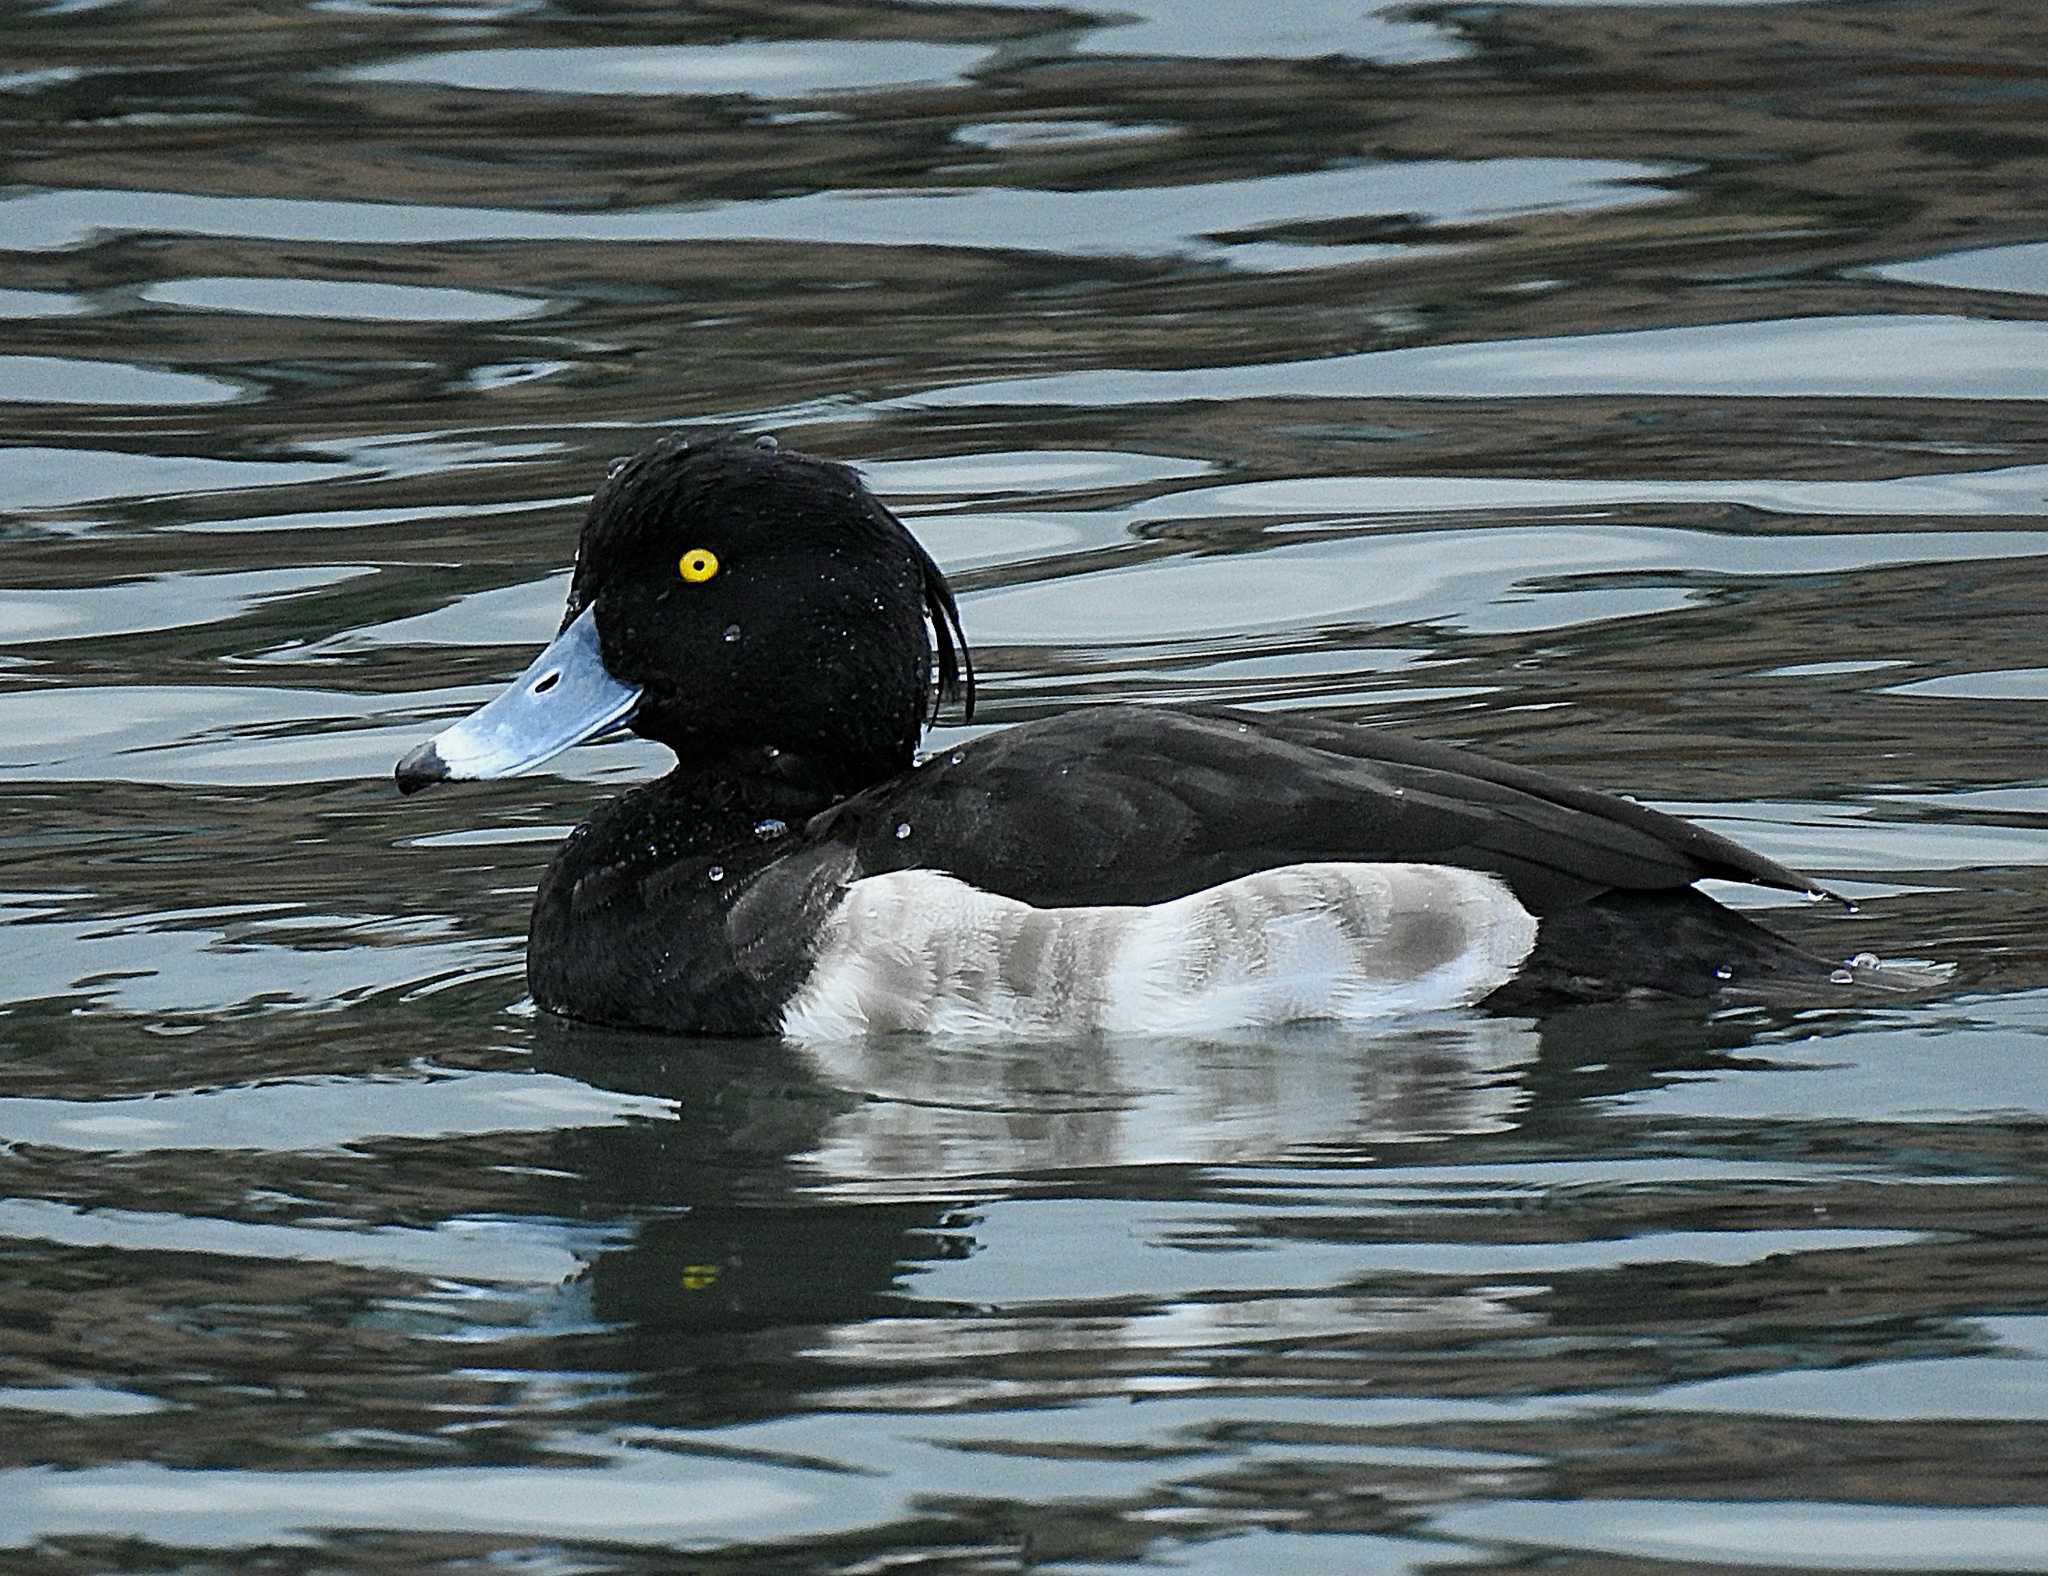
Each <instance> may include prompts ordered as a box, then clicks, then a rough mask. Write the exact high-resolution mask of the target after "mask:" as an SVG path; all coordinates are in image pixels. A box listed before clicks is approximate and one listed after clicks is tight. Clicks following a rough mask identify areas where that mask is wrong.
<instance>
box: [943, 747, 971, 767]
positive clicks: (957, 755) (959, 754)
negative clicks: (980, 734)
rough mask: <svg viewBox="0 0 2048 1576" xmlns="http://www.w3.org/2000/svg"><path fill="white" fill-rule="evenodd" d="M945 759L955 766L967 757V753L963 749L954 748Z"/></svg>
mask: <svg viewBox="0 0 2048 1576" xmlns="http://www.w3.org/2000/svg"><path fill="white" fill-rule="evenodd" d="M946 759H947V760H949V761H951V762H952V763H953V764H954V765H955V766H958V765H959V764H960V763H961V762H962V761H964V760H966V759H967V754H966V752H965V751H964V750H955V751H954V752H953V753H952V754H951V755H949V756H947V757H946Z"/></svg>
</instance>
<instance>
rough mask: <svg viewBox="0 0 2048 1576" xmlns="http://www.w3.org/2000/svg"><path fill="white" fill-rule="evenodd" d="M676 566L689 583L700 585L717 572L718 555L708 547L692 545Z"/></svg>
mask: <svg viewBox="0 0 2048 1576" xmlns="http://www.w3.org/2000/svg"><path fill="white" fill-rule="evenodd" d="M676 568H677V571H678V572H679V573H680V574H681V575H682V577H683V578H684V579H685V580H687V581H689V582H690V584H691V585H693V586H700V585H702V584H703V583H704V582H705V581H707V580H709V579H710V578H711V577H712V576H713V575H715V574H717V573H718V555H717V554H716V553H714V552H712V551H711V549H710V548H708V547H693V548H691V549H690V550H689V551H688V552H687V553H685V554H683V556H682V561H681V562H680V563H678V564H677V565H676Z"/></svg>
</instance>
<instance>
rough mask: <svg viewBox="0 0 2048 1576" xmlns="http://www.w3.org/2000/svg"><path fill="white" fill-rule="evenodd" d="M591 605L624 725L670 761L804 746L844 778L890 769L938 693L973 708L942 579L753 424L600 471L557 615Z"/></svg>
mask: <svg viewBox="0 0 2048 1576" xmlns="http://www.w3.org/2000/svg"><path fill="white" fill-rule="evenodd" d="M591 607H595V609H596V623H597V632H598V639H599V649H600V652H601V654H602V657H603V660H604V666H605V667H606V669H608V670H609V671H610V672H611V674H612V675H613V676H614V677H616V678H617V679H618V680H620V681H621V682H623V683H625V684H628V685H634V686H638V687H640V689H641V690H642V695H641V699H640V703H639V706H638V708H637V710H636V712H635V714H634V717H633V722H632V727H633V731H634V732H636V733H639V734H641V735H643V736H645V737H647V738H651V739H657V740H659V741H660V742H661V743H663V744H665V745H667V746H669V748H671V749H673V750H674V751H675V752H676V754H677V756H678V757H679V759H680V760H681V761H682V763H683V764H685V765H686V766H687V765H688V764H690V763H691V762H692V761H695V760H704V761H707V762H708V761H711V760H715V759H718V758H721V757H724V756H728V755H730V754H731V753H733V752H735V751H742V750H750V749H756V748H769V747H772V748H775V749H779V750H785V751H788V752H791V753H792V754H798V755H802V756H806V757H809V758H811V759H812V760H814V761H815V762H817V763H818V765H819V767H820V768H821V769H823V770H825V771H827V772H828V773H829V775H831V776H832V777H834V778H836V779H843V785H844V786H845V787H846V788H847V789H849V790H850V789H851V788H853V787H857V786H862V785H864V784H865V783H867V782H870V781H874V780H878V779H879V778H881V777H884V776H887V775H889V774H891V773H893V772H896V771H900V770H902V768H903V767H904V766H906V765H907V764H908V763H909V761H910V758H911V755H912V752H913V751H914V750H915V748H916V744H917V739H918V735H919V734H920V732H921V731H922V730H923V728H924V726H925V724H926V723H927V722H928V721H929V720H931V719H932V718H934V717H935V716H936V715H937V711H938V708H939V706H940V705H941V704H942V703H943V702H945V701H947V700H951V699H955V698H958V699H960V700H961V701H962V703H963V705H964V708H965V711H966V714H967V715H969V716H972V715H973V709H974V674H973V668H972V666H971V663H970V660H969V657H968V653H967V644H966V639H965V636H964V635H963V633H962V631H961V628H960V614H959V610H958V608H957V607H956V606H955V605H954V601H953V593H952V590H951V588H950V587H948V586H947V584H946V580H945V577H944V576H943V575H942V574H941V573H940V572H939V568H938V566H937V565H936V564H934V563H933V562H932V560H931V556H930V555H929V554H928V553H926V552H925V550H924V548H923V547H921V546H920V545H919V544H918V542H917V540H916V539H915V538H914V537H912V536H911V534H910V532H909V531H908V530H906V529H905V528H904V525H903V522H902V521H900V520H898V519H897V518H896V516H895V515H893V514H891V513H890V512H889V511H888V510H887V509H886V508H884V507H883V506H882V504H881V503H880V502H879V501H877V500H876V498H875V497H874V495H873V494H872V493H870V492H869V491H868V490H867V488H866V487H865V486H864V485H862V483H861V480H860V478H859V476H857V475H856V474H855V473H854V472H853V471H852V470H851V469H849V468H848V467H846V466H844V465H838V464H834V463H832V462H831V461H828V460H819V459H813V458H811V457H810V456H809V455H804V454H796V453H793V452H791V451H789V450H787V449H783V448H781V447H780V446H779V445H777V444H776V442H775V440H773V439H772V438H762V439H741V438H720V439H716V440H714V441H711V442H691V441H689V440H686V439H680V438H670V439H665V440H663V441H662V442H659V443H657V444H655V445H653V446H652V447H651V448H648V449H645V450H643V451H642V452H641V453H639V454H637V455H635V456H634V457H633V458H632V459H630V460H627V461H625V462H624V463H623V464H621V465H618V466H616V467H615V468H614V469H613V471H612V473H611V475H610V476H609V477H608V478H607V479H606V481H605V483H604V485H603V486H602V487H600V488H599V489H598V491H597V494H596V496H595V497H593V498H592V499H591V502H590V512H589V514H588V515H587V516H586V517H585V519H584V522H583V531H582V535H581V538H580V539H579V541H578V544H577V553H576V571H575V575H574V578H573V579H572V581H571V583H570V587H569V606H568V611H567V614H566V615H565V616H564V618H563V621H562V622H563V627H564V629H566V628H567V627H568V626H569V625H570V624H571V623H573V622H574V621H575V619H576V618H577V617H578V616H579V615H580V614H581V613H583V612H584V610H585V609H587V608H591Z"/></svg>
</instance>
